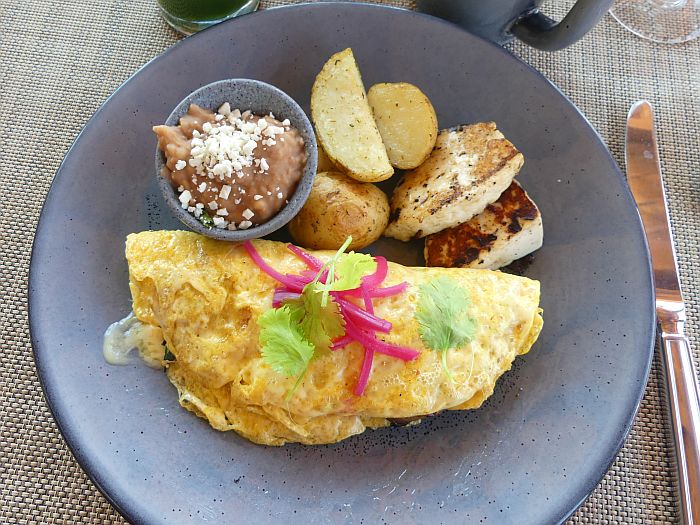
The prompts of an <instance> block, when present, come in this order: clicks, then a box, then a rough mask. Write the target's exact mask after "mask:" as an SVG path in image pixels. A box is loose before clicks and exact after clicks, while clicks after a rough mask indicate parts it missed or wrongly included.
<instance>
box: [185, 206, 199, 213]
mask: <svg viewBox="0 0 700 525" xmlns="http://www.w3.org/2000/svg"><path fill="white" fill-rule="evenodd" d="M196 209H197V208H195V207H194V206H188V207H187V211H188V212H190V213H193V212H194V210H196Z"/></svg>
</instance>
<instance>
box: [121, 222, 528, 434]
mask: <svg viewBox="0 0 700 525" xmlns="http://www.w3.org/2000/svg"><path fill="white" fill-rule="evenodd" d="M254 246H255V248H256V249H257V251H258V252H259V253H260V255H261V256H262V257H263V258H264V259H265V261H266V262H267V263H268V264H269V265H270V266H272V267H274V268H275V269H276V270H277V271H279V272H280V273H283V274H285V273H286V274H299V273H301V272H303V271H304V270H305V269H306V267H305V265H304V263H303V262H302V261H300V260H299V259H298V258H297V257H296V256H295V255H294V254H292V253H291V252H290V251H289V250H288V249H287V246H286V245H285V244H284V243H279V242H274V241H264V240H260V241H254ZM311 253H313V255H315V256H316V257H317V258H318V259H320V260H322V261H326V260H328V258H330V257H331V256H332V253H331V252H311ZM126 257H127V260H128V262H129V279H130V282H129V285H130V288H131V294H132V296H133V310H134V315H135V316H136V318H138V320H139V321H140V322H141V323H143V324H145V325H149V326H150V327H155V328H158V329H159V330H160V331H158V330H155V333H156V334H157V337H161V338H162V340H163V341H164V344H165V345H167V349H168V352H169V353H170V354H172V356H173V357H172V359H173V360H168V361H167V362H165V361H164V364H166V366H167V375H168V377H169V379H170V381H171V382H172V383H173V385H175V387H176V388H177V390H178V392H179V398H180V404H181V405H182V406H183V407H185V408H186V409H188V410H191V411H192V412H194V413H195V414H197V415H199V416H201V417H203V418H205V419H206V420H207V421H208V422H209V423H210V424H211V426H212V427H214V428H215V429H217V430H235V431H236V432H238V433H239V434H240V435H242V436H244V437H246V438H247V439H249V440H251V441H253V442H255V443H260V444H266V445H283V444H284V443H287V442H299V443H305V444H322V443H334V442H337V441H340V440H342V439H345V438H347V437H349V436H352V435H354V434H359V433H361V432H363V431H364V430H365V429H367V428H378V427H383V426H386V425H389V424H390V423H391V420H394V419H404V418H410V419H419V418H420V417H421V416H425V415H428V414H434V413H436V412H439V411H441V410H445V409H448V410H464V409H471V408H476V407H479V406H480V405H481V404H482V403H483V402H484V400H485V399H486V398H487V397H488V396H490V395H491V394H492V392H493V389H494V385H495V383H496V380H497V379H498V378H499V377H500V376H501V375H502V374H503V373H504V372H506V371H507V370H509V369H510V367H511V364H512V362H513V360H514V359H515V357H516V356H517V355H520V354H524V353H526V352H528V351H529V349H530V347H531V346H532V345H533V343H534V342H535V340H536V339H537V336H538V335H539V332H540V330H541V328H542V317H541V310H540V309H539V297H540V286H539V282H537V281H534V280H531V279H527V278H524V277H518V276H514V275H509V274H505V273H501V272H495V271H488V270H472V269H464V268H408V267H404V266H401V265H399V264H394V263H391V262H390V263H389V271H388V274H387V277H386V280H385V281H384V284H383V286H391V285H394V284H398V283H401V282H407V283H408V284H409V286H408V288H407V290H406V291H405V292H402V293H400V294H398V295H395V296H392V297H385V298H377V299H374V308H375V313H376V315H377V316H378V317H381V318H383V319H386V320H388V321H390V322H391V323H392V324H393V328H392V330H391V331H390V332H389V333H388V334H382V339H384V340H385V341H387V342H389V343H394V344H399V345H403V346H407V347H411V348H414V349H416V350H418V351H420V355H419V356H418V357H417V358H416V359H414V360H412V361H402V360H400V359H396V358H393V357H389V356H385V355H380V354H376V356H375V358H374V363H373V367H372V370H371V376H370V379H369V383H368V384H367V387H366V390H365V391H364V394H363V395H361V396H357V395H355V394H354V393H353V387H354V385H355V382H356V380H357V377H358V374H359V373H360V367H361V364H362V360H363V355H364V351H363V348H362V347H361V346H360V344H359V343H357V342H353V343H351V344H349V345H348V346H346V347H345V348H344V349H342V350H341V351H333V352H326V353H324V354H322V355H319V357H318V358H314V359H313V360H312V361H311V363H310V364H309V368H308V370H307V372H306V374H305V375H304V378H303V380H302V381H301V382H300V383H299V385H298V386H297V388H296V389H295V390H294V395H293V396H291V397H288V396H287V394H288V392H289V391H290V389H291V388H292V387H293V385H294V383H295V382H296V380H295V378H292V377H285V376H283V375H281V374H279V373H277V372H275V371H274V370H273V369H272V368H270V366H268V364H267V363H265V362H264V361H263V359H262V356H261V353H260V344H259V342H258V334H259V330H260V328H259V326H258V324H257V322H256V320H257V319H258V318H259V317H260V316H261V315H262V314H263V313H264V312H265V311H267V310H269V309H270V308H271V307H272V296H273V293H274V290H275V288H276V287H277V286H279V284H278V283H277V282H276V281H275V280H274V279H272V278H271V277H269V276H268V275H267V274H265V273H263V272H262V271H261V270H260V269H259V268H258V266H256V264H255V263H254V262H253V260H251V258H250V256H249V255H248V254H247V252H246V251H245V249H244V247H243V246H242V245H240V244H232V243H226V242H219V241H215V240H212V239H209V238H206V237H202V236H199V235H197V234H194V233H190V232H182V231H154V232H143V233H138V234H132V235H129V237H128V238H127V241H126ZM440 276H449V277H450V278H451V279H454V280H455V281H456V282H458V283H459V285H460V286H461V287H463V288H464V289H466V290H468V291H469V293H470V295H471V306H470V315H471V317H472V318H473V319H474V320H475V321H476V332H475V334H474V337H473V339H472V340H471V342H469V343H468V344H466V346H464V347H463V348H461V349H458V350H451V351H449V352H447V355H446V359H447V365H448V367H449V370H450V371H451V375H452V380H450V379H448V377H447V376H446V374H445V370H444V368H443V365H442V363H441V355H440V353H439V352H435V351H431V350H429V349H427V348H425V346H424V345H423V343H422V340H421V337H420V335H419V329H418V323H417V321H416V319H415V317H414V312H415V309H416V302H417V294H418V286H420V285H421V284H423V283H426V282H429V281H431V280H432V279H435V278H436V277H440ZM153 332H154V330H150V332H149V333H153ZM148 347H149V348H151V349H153V348H156V349H158V345H148ZM160 348H161V349H162V347H160ZM156 351H157V350H156ZM161 351H162V350H161ZM150 357H151V359H153V358H157V359H163V356H162V355H161V356H150Z"/></svg>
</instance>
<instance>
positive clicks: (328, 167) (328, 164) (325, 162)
mask: <svg viewBox="0 0 700 525" xmlns="http://www.w3.org/2000/svg"><path fill="white" fill-rule="evenodd" d="M337 169H338V168H336V167H335V164H333V161H332V160H331V159H329V158H328V154H327V153H326V152H325V150H324V149H323V148H322V147H321V146H319V147H318V165H317V166H316V173H322V172H324V171H336V170H337Z"/></svg>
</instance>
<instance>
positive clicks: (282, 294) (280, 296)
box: [272, 288, 301, 308]
mask: <svg viewBox="0 0 700 525" xmlns="http://www.w3.org/2000/svg"><path fill="white" fill-rule="evenodd" d="M299 297H301V294H299V293H297V292H290V291H288V290H285V289H284V288H276V289H275V293H274V295H273V296H272V307H273V308H279V307H280V306H282V303H283V302H285V301H289V300H291V299H298V298H299Z"/></svg>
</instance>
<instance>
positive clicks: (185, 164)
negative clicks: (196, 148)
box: [175, 159, 187, 170]
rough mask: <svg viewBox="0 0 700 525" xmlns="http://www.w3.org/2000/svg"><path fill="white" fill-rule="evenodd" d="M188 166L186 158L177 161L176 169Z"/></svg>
mask: <svg viewBox="0 0 700 525" xmlns="http://www.w3.org/2000/svg"><path fill="white" fill-rule="evenodd" d="M186 166H187V163H186V162H185V161H184V160H182V159H180V160H178V161H177V162H176V163H175V169H176V170H184V169H185V167H186Z"/></svg>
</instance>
